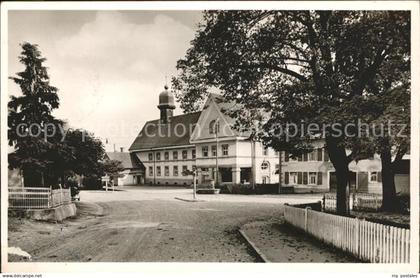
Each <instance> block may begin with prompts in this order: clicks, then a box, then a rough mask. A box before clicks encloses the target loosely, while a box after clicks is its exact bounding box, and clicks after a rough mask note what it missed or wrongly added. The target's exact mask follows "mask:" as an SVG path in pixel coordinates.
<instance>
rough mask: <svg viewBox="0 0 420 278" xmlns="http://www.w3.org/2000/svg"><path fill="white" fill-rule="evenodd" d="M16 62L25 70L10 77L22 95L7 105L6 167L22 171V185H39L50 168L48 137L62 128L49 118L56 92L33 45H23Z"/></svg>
mask: <svg viewBox="0 0 420 278" xmlns="http://www.w3.org/2000/svg"><path fill="white" fill-rule="evenodd" d="M19 60H20V62H21V63H22V64H23V65H24V66H25V69H24V70H23V71H22V72H18V73H17V74H16V76H15V77H10V78H11V79H12V80H13V81H14V82H15V83H16V84H17V85H19V87H20V89H21V92H22V95H20V96H11V99H10V101H9V104H8V108H9V115H8V127H9V129H8V138H9V145H10V146H13V147H14V149H15V151H14V152H13V153H11V154H10V155H9V166H10V167H11V168H20V169H21V170H23V174H24V176H25V177H26V179H25V180H26V181H25V183H29V184H32V185H35V184H37V185H40V183H45V174H47V173H49V172H51V171H50V169H51V166H52V165H53V164H54V161H53V160H52V159H51V155H52V153H53V152H54V149H55V145H54V143H55V142H52V140H54V139H52V138H51V137H50V134H52V133H51V132H52V129H56V130H58V129H59V126H60V125H62V122H61V121H60V120H58V119H56V118H54V116H53V115H52V111H53V110H54V109H57V108H58V107H59V98H58V95H57V91H58V89H57V88H56V87H54V86H52V85H50V80H49V76H48V72H47V68H46V67H45V66H44V62H45V60H46V59H45V58H43V57H42V56H41V53H40V51H39V50H38V46H37V45H35V44H30V43H23V44H22V52H21V55H20V56H19Z"/></svg>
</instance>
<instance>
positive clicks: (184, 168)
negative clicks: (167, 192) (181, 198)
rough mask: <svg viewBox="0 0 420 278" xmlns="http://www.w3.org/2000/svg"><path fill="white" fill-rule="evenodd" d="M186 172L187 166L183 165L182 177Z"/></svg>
mask: <svg viewBox="0 0 420 278" xmlns="http://www.w3.org/2000/svg"><path fill="white" fill-rule="evenodd" d="M187 170H188V166H187V165H183V166H182V175H183V176H186V174H185V172H186V171H187Z"/></svg>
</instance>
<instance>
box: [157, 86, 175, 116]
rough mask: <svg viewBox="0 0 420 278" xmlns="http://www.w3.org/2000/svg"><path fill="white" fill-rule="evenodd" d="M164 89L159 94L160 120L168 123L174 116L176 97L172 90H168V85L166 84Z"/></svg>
mask: <svg viewBox="0 0 420 278" xmlns="http://www.w3.org/2000/svg"><path fill="white" fill-rule="evenodd" d="M164 89H165V90H164V91H163V92H161V93H160V94H159V105H158V108H159V109H160V122H161V123H163V124H167V123H168V122H169V121H170V118H171V117H172V116H173V113H174V111H173V110H174V109H175V98H174V95H173V94H172V92H170V91H169V90H168V85H165V87H164Z"/></svg>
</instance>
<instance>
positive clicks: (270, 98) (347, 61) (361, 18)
mask: <svg viewBox="0 0 420 278" xmlns="http://www.w3.org/2000/svg"><path fill="white" fill-rule="evenodd" d="M409 34H410V21H409V13H407V12H401V11H396V12H395V11H392V12H384V11H373V12H371V11H208V12H205V13H204V21H203V23H202V24H201V25H200V26H199V29H198V31H197V34H196V37H195V39H194V40H193V41H192V45H191V48H190V49H189V50H188V51H187V54H186V56H185V58H184V59H181V60H179V61H178V63H177V68H178V70H179V75H178V76H177V77H176V78H174V79H173V85H174V88H175V90H176V96H177V98H178V100H179V101H180V102H181V108H183V109H184V110H185V111H187V112H188V111H193V110H196V109H198V108H199V106H200V104H201V103H202V101H203V100H204V98H205V96H206V94H207V93H208V91H209V88H213V87H215V88H217V89H218V90H220V92H221V93H222V94H223V95H224V96H225V98H226V99H227V100H230V101H235V102H237V103H239V104H241V105H242V107H243V108H245V109H241V110H239V111H236V112H235V113H236V114H237V115H236V116H237V119H240V121H242V122H247V117H246V115H245V114H247V113H248V114H249V112H252V113H253V114H254V115H255V113H256V112H258V113H260V114H262V115H265V116H266V117H265V119H266V121H265V122H263V123H262V127H263V128H262V132H261V133H262V135H261V136H260V138H262V139H263V141H264V142H265V143H266V144H268V145H271V146H272V147H274V148H275V149H277V150H288V151H290V152H291V153H292V155H293V154H296V153H299V152H302V151H305V150H308V149H310V146H309V145H310V144H308V143H309V142H310V139H311V138H314V136H315V137H317V136H321V135H322V136H325V142H326V145H325V147H326V149H327V151H328V153H329V157H330V159H331V162H332V164H333V165H334V167H335V169H336V173H337V212H338V213H340V214H344V213H345V212H346V189H347V186H348V184H349V168H348V164H349V163H350V162H351V161H352V160H354V159H356V160H357V159H361V158H363V157H365V156H366V155H367V151H366V148H365V146H366V142H365V141H363V140H360V139H359V138H354V137H352V138H350V137H348V136H345V127H346V126H347V125H348V124H349V123H351V124H353V125H355V126H357V123H358V121H357V120H358V119H359V118H360V117H362V116H363V115H364V113H365V112H366V111H363V110H362V109H360V107H358V106H357V104H358V103H360V102H361V101H365V100H366V99H367V98H369V97H370V95H369V94H368V93H367V88H368V86H369V85H372V84H373V83H375V82H374V81H375V78H376V77H377V76H378V74H379V73H380V72H381V71H382V69H384V68H385V67H387V66H388V67H389V65H390V64H394V63H395V62H406V61H405V60H404V59H406V58H407V56H409V48H407V47H406V41H407V37H409ZM401 54H405V55H401ZM407 54H408V55H407ZM371 92H373V91H371ZM244 115H245V116H244ZM267 116H268V117H267ZM286 123H296V124H298V126H299V127H298V128H299V129H302V127H303V128H305V125H309V124H310V123H315V124H317V126H318V127H320V126H322V128H321V129H319V130H318V131H313V130H312V132H311V133H310V134H307V136H306V135H305V136H302V137H300V136H294V137H293V138H292V139H291V140H290V138H289V136H287V134H286V135H285V133H284V132H283V133H281V134H279V131H285V130H288V128H287V126H286ZM301 123H303V125H302V124H301ZM239 124H242V123H239ZM333 124H334V126H333ZM289 131H290V130H289ZM299 134H300V133H299ZM347 150H351V152H350V153H348V152H347Z"/></svg>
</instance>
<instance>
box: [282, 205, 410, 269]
mask: <svg viewBox="0 0 420 278" xmlns="http://www.w3.org/2000/svg"><path fill="white" fill-rule="evenodd" d="M284 218H285V221H286V222H288V223H290V224H291V225H293V226H295V227H298V228H300V229H302V230H304V231H306V232H307V233H309V234H311V235H313V236H314V237H316V238H318V239H320V240H322V241H324V242H326V243H329V244H332V245H334V246H335V247H338V248H340V249H342V250H344V251H347V252H350V253H352V254H354V255H355V256H357V257H358V258H360V259H362V260H365V261H369V262H373V263H409V262H410V230H409V229H402V228H397V227H392V226H388V225H382V224H377V223H373V222H368V221H365V220H360V219H357V218H350V217H344V216H338V215H333V214H327V213H323V212H318V211H314V210H311V209H309V208H307V209H301V208H296V207H291V206H285V208H284Z"/></svg>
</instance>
